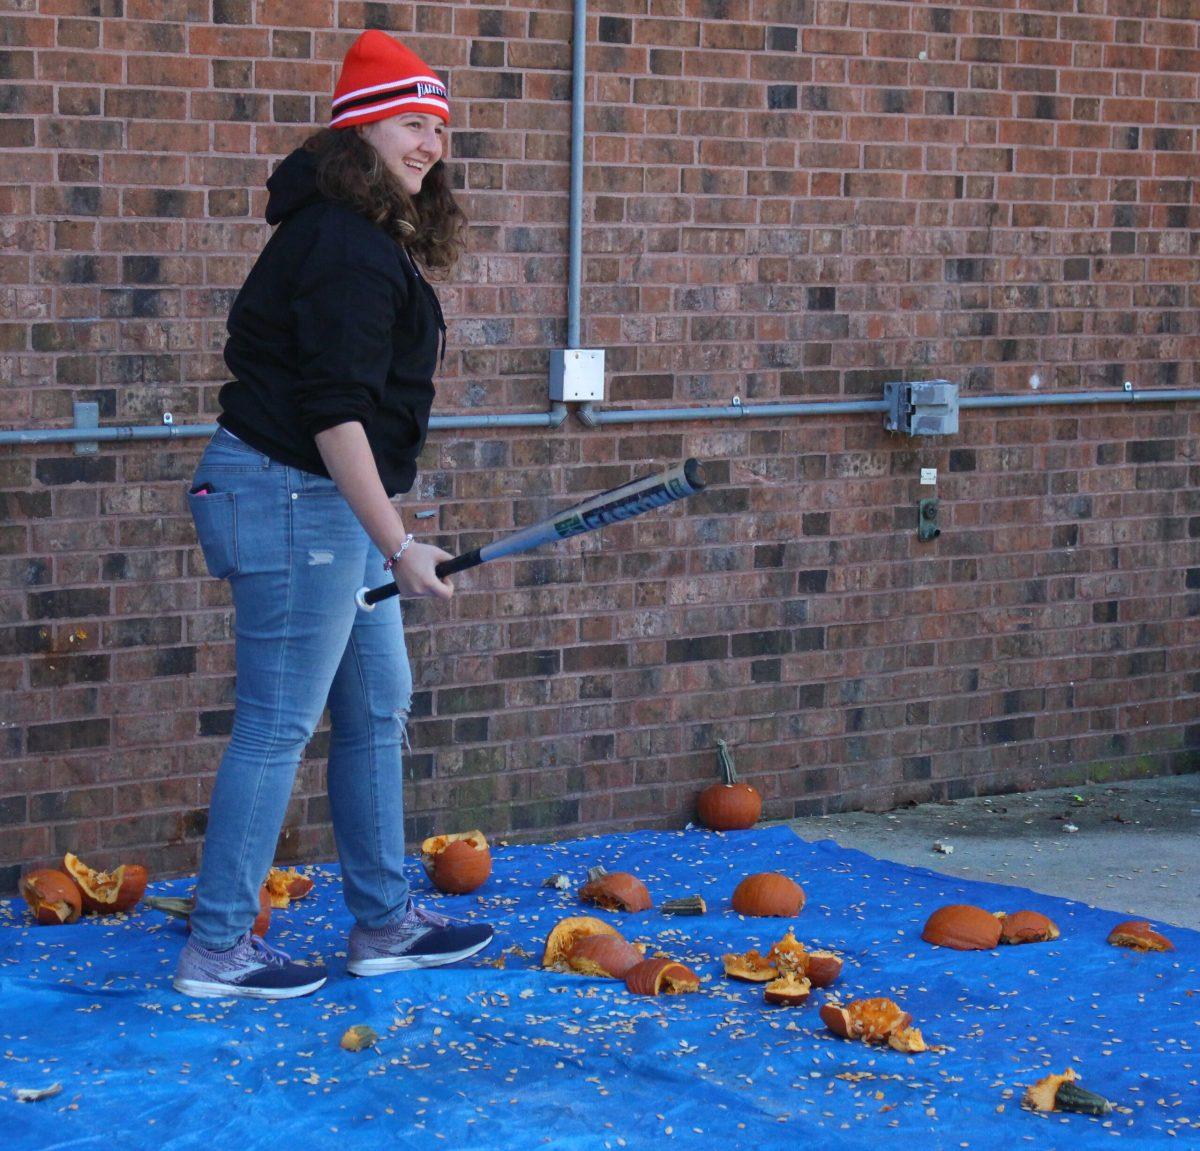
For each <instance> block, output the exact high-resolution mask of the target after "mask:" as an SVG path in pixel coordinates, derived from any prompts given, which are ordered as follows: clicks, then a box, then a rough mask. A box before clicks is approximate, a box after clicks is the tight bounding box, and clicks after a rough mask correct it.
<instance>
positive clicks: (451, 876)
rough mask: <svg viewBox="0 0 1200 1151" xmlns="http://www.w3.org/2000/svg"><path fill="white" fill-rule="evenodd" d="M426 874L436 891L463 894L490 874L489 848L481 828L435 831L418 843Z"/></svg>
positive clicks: (472, 889)
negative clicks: (435, 832) (451, 832)
mask: <svg viewBox="0 0 1200 1151" xmlns="http://www.w3.org/2000/svg"><path fill="white" fill-rule="evenodd" d="M421 862H422V864H424V866H425V874H426V875H428V876H429V878H430V880H431V881H432V882H433V886H434V887H436V888H437V889H438V891H441V892H444V893H445V894H447V895H466V894H467V893H468V892H471V891H474V890H475V889H476V888H477V887H479V886H481V885H482V884H483V883H486V882H487V878H488V876H489V875H491V874H492V851H491V848H490V847H488V841H487V837H486V836H485V835H484V834H483V832H482V831H463V832H458V833H456V834H452V835H434V836H431V837H430V838H429V839H427V840H425V842H424V843H422V844H421Z"/></svg>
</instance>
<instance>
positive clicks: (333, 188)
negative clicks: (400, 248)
mask: <svg viewBox="0 0 1200 1151" xmlns="http://www.w3.org/2000/svg"><path fill="white" fill-rule="evenodd" d="M304 148H305V151H308V152H311V153H312V154H313V155H314V156H315V157H316V160H317V188H318V189H319V190H320V192H321V194H322V195H323V196H327V197H328V198H329V199H331V200H341V201H342V202H343V203H346V204H349V205H350V206H351V207H352V208H353V209H354V210H355V211H356V212H359V213H360V214H361V215H363V216H366V217H367V219H368V220H370V221H371V222H372V223H375V224H378V225H379V227H381V228H382V229H383V230H384V231H385V232H387V233H388V234H389V235H390V236H392V237H393V238H394V239H395V241H396V242H397V243H398V244H403V245H404V247H405V248H406V249H407V250H408V251H409V252H410V253H411V254H412V255H413V256H415V257H416V258H417V259H418V260H419V261H420V262H421V263H422V264H423V265H424V266H425V267H426V268H429V269H432V270H436V271H439V272H445V271H448V270H449V269H450V268H452V267H454V265H455V264H456V263H457V262H458V258H459V256H461V255H462V253H463V250H464V248H465V247H466V233H467V218H466V216H465V215H464V214H463V210H462V209H461V208H460V207H459V205H458V201H457V200H455V198H454V193H453V192H452V191H451V189H450V177H449V174H448V173H447V171H446V165H445V164H444V163H443V162H442V161H441V160H439V161H438V162H437V163H436V164H434V166H433V167H432V168H430V169H429V172H428V173H427V174H426V176H425V179H424V181H423V182H422V184H421V190H420V192H418V193H417V194H416V195H415V196H410V195H409V194H408V193H407V192H406V191H405V190H404V188H403V187H402V186H401V184H400V181H399V180H397V179H396V177H395V176H393V175H392V173H391V172H389V171H388V169H387V165H385V164H384V162H383V160H382V159H381V158H380V155H379V153H378V152H377V151H376V150H375V149H374V148H373V147H371V145H370V144H368V143H367V141H366V140H364V139H363V138H362V137H361V136H360V135H359V134H358V133H357V132H355V131H353V130H352V129H346V128H323V129H321V131H319V132H317V133H315V134H314V135H312V136H310V137H309V138H308V139H307V140H306V141H305V142H304Z"/></svg>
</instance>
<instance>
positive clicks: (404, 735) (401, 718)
mask: <svg viewBox="0 0 1200 1151" xmlns="http://www.w3.org/2000/svg"><path fill="white" fill-rule="evenodd" d="M408 717H409V709H408V708H407V707H398V708H396V709H395V711H393V712H392V718H393V719H395V720H396V722H397V723H398V724H399V725H400V745H401V746H402V747H403V748H404V750H405V751H412V738H411V737H410V736H409V734H408Z"/></svg>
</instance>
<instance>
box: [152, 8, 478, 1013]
mask: <svg viewBox="0 0 1200 1151" xmlns="http://www.w3.org/2000/svg"><path fill="white" fill-rule="evenodd" d="M449 118H450V109H449V104H448V102H447V94H446V89H445V86H444V85H443V84H442V82H441V81H440V80H439V79H438V78H437V77H436V76H435V75H434V73H433V71H432V69H430V68H429V67H428V66H427V65H426V64H424V63H423V62H422V61H421V60H420V59H419V58H418V57H417V56H416V55H415V54H414V53H413V52H411V51H410V50H409V49H407V48H406V47H404V46H403V45H402V44H400V43H398V42H397V41H395V40H393V39H392V38H391V37H390V36H388V35H386V34H385V33H383V32H378V31H370V32H364V33H363V34H362V36H360V37H359V39H358V40H357V41H356V42H355V43H354V45H353V46H352V47H351V49H350V51H349V52H348V53H347V55H346V58H345V60H344V62H343V64H342V68H341V74H340V76H339V79H338V83H337V87H336V89H335V91H334V99H333V117H332V120H331V122H330V126H329V128H327V129H325V130H323V131H320V132H318V133H317V134H316V135H314V136H313V137H311V138H310V139H309V140H308V141H307V143H305V145H304V146H303V147H302V148H300V149H298V150H297V151H295V152H293V153H292V154H291V155H290V156H288V157H287V158H286V159H285V160H284V161H283V163H282V164H280V165H279V167H278V168H277V169H276V171H275V172H274V174H273V175H272V176H271V178H270V179H269V180H268V182H267V187H268V189H269V191H270V198H269V202H268V205H267V221H268V222H269V223H271V224H273V225H278V227H277V228H276V231H275V233H274V235H273V236H272V237H271V239H270V241H269V242H268V244H267V246H266V247H265V248H264V250H263V252H262V254H261V255H260V256H259V259H258V261H257V262H256V263H255V265H254V268H253V269H252V270H251V272H250V275H249V277H248V278H247V280H246V283H245V284H244V286H243V287H242V290H241V292H240V293H239V295H238V297H237V299H236V300H235V301H234V304H233V308H232V310H231V312H230V316H229V340H228V343H227V344H226V347H225V361H226V363H227V365H228V366H229V368H230V371H231V372H232V373H233V379H232V381H231V382H230V383H228V384H226V385H225V387H224V388H222V389H221V394H220V403H221V409H222V410H221V415H220V417H219V423H220V429H219V430H218V432H217V433H216V435H215V436H214V437H213V439H212V441H211V443H210V444H209V446H208V448H207V449H206V450H205V452H204V455H203V457H202V459H201V460H200V465H199V467H198V468H197V470H196V475H195V481H194V484H193V487H192V489H191V492H190V493H189V496H188V501H189V505H190V507H191V511H192V516H193V518H194V520H195V523H196V530H197V534H198V536H199V539H200V545H201V548H202V550H203V552H204V557H205V561H206V563H207V565H208V567H209V570H210V572H211V573H212V574H213V575H214V576H217V577H219V578H222V579H227V580H229V582H230V586H231V589H232V595H233V604H234V609H235V613H236V616H235V618H236V657H237V699H236V706H235V712H234V722H233V731H232V735H231V738H230V741H229V745H228V747H227V748H226V751H225V754H224V757H223V758H222V760H221V764H220V767H219V769H218V772H217V779H216V784H215V787H214V789H213V794H212V802H211V806H210V809H209V818H208V830H207V833H206V837H205V843H204V855H203V860H202V863H201V868H200V877H199V881H198V884H197V888H196V907H195V911H194V912H193V914H192V917H191V934H190V937H189V939H188V942H187V945H186V946H185V948H184V950H183V953H182V955H181V956H180V959H179V963H178V967H177V969H176V975H175V987H176V988H177V989H178V990H179V991H182V992H184V993H185V994H187V995H192V996H221V997H230V996H245V997H252V998H289V997H293V996H298V995H307V994H309V993H311V992H313V991H315V990H317V988H319V987H320V986H321V985H322V984H323V983H324V982H325V972H324V970H323V969H321V968H319V967H312V966H304V965H301V964H296V963H293V962H291V961H290V960H289V958H288V957H287V956H286V955H285V954H283V953H282V952H279V951H276V950H274V949H273V948H271V947H269V946H268V945H267V944H265V943H264V942H262V941H261V940H260V939H258V938H257V937H256V936H254V935H252V934H251V932H250V925H251V923H252V922H253V920H254V917H255V915H256V914H257V912H258V890H259V887H260V885H261V884H262V882H263V879H264V877H265V876H266V874H267V870H268V869H269V867H270V865H271V862H272V859H273V856H274V851H275V845H276V841H277V839H278V836H279V831H280V828H281V826H282V824H283V819H284V815H285V812H286V809H287V805H288V801H289V798H290V796H291V792H292V787H293V783H294V781H295V775H296V769H297V767H298V765H299V762H300V756H301V753H302V752H303V750H304V747H305V744H307V742H308V740H309V739H310V738H311V737H312V734H313V730H314V729H315V727H316V725H317V723H318V721H319V720H320V717H321V713H322V711H323V710H324V708H325V706H326V704H328V707H329V713H330V720H331V735H330V743H329V766H328V789H329V803H330V813H331V817H332V821H333V830H334V837H335V840H336V843H337V850H338V857H339V860H340V862H341V868H342V886H343V894H344V897H345V900H346V904H347V906H348V907H349V909H350V911H351V913H352V914H353V916H354V919H355V926H354V928H353V929H352V931H351V933H350V946H349V961H348V964H347V967H348V970H349V971H350V972H351V973H352V974H354V975H379V974H383V973H386V972H391V971H403V970H410V969H413V968H420V967H434V966H439V965H441V964H445V963H453V962H455V961H457V960H459V959H464V958H466V957H467V956H469V955H473V954H475V952H477V951H479V950H481V949H482V948H484V947H486V946H487V944H488V943H489V942H490V940H491V938H492V929H491V928H490V927H488V926H486V925H482V924H471V925H468V924H461V925H460V924H454V923H452V922H450V921H449V920H446V919H445V918H443V917H442V916H438V915H435V914H433V913H430V912H427V911H424V910H422V909H421V908H419V907H417V906H416V905H415V904H413V902H412V900H411V899H410V898H409V891H408V883H407V881H406V879H405V876H404V801H403V781H402V773H401V751H402V745H403V743H404V740H405V724H406V722H407V718H408V708H409V703H410V699H411V695H412V677H411V674H410V671H409V664H408V655H407V651H406V648H405V642H404V627H403V623H402V620H401V615H400V606H399V604H400V601H399V599H392V600H389V601H387V602H386V603H384V604H380V605H379V606H378V607H377V608H376V610H375V611H374V612H372V613H365V612H360V611H359V610H358V609H357V607H356V606H355V602H354V592H355V590H356V589H357V588H358V587H360V586H361V585H362V584H364V583H368V584H372V583H375V582H376V580H377V578H378V573H379V571H380V569H381V567H382V569H383V570H384V571H386V572H387V573H389V574H390V575H391V577H392V578H393V579H394V580H395V581H396V585H397V587H398V588H399V590H400V594H401V596H402V597H407V596H432V597H436V598H438V599H449V598H450V596H451V595H452V594H453V590H454V589H453V587H452V585H451V583H450V581H449V580H443V579H439V578H438V576H437V575H436V573H435V571H434V567H435V565H436V564H437V563H438V562H439V561H440V560H443V559H447V558H449V556H448V554H447V553H446V552H444V551H442V550H441V549H440V548H437V547H433V546H431V545H429V544H424V543H420V542H419V541H417V540H414V539H413V537H412V535H411V534H410V533H409V532H407V531H406V530H405V526H404V521H403V519H402V517H401V514H400V512H399V511H398V510H397V508H396V507H395V505H393V503H392V502H391V497H392V496H394V495H396V494H398V493H402V492H406V491H408V490H409V489H410V488H411V487H412V484H413V480H414V477H415V475H416V459H417V455H418V453H419V452H420V450H421V446H422V444H423V443H424V440H425V433H426V428H427V425H428V419H429V411H430V407H431V404H432V401H433V396H434V389H433V383H432V377H433V374H434V371H435V369H436V367H437V365H438V362H439V354H440V351H441V349H442V347H443V344H444V339H445V324H444V322H443V319H442V313H441V308H440V307H439V305H438V300H437V296H436V295H435V293H434V291H433V288H432V287H430V285H429V284H428V283H427V282H426V280H425V279H424V277H423V276H422V274H421V272H420V270H419V268H420V266H421V265H424V266H426V267H427V268H434V269H445V268H449V267H451V266H452V265H453V264H454V262H455V260H456V259H457V258H458V255H459V253H460V251H461V248H462V243H463V232H464V230H465V220H464V218H463V216H462V213H461V212H460V211H459V209H458V206H457V205H456V204H455V202H454V197H453V195H452V194H451V191H450V187H449V183H448V180H447V177H446V172H445V165H444V164H443V162H442V153H443V150H444V147H445V132H446V128H447V125H448V123H449Z"/></svg>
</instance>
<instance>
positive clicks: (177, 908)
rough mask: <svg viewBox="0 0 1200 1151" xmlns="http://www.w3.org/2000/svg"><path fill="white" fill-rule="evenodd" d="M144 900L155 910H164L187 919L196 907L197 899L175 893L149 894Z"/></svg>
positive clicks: (176, 916) (178, 917)
mask: <svg viewBox="0 0 1200 1151" xmlns="http://www.w3.org/2000/svg"><path fill="white" fill-rule="evenodd" d="M142 902H143V903H144V904H145V905H146V906H147V907H149V908H151V909H153V910H154V911H164V912H166V914H167V915H171V916H174V917H175V918H177V919H186V918H187V917H188V916H189V915H191V913H192V911H193V910H194V909H195V906H196V905H195V901H194V900H191V899H180V898H178V897H177V896H174V895H147V896H146V898H145V899H143V900H142Z"/></svg>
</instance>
